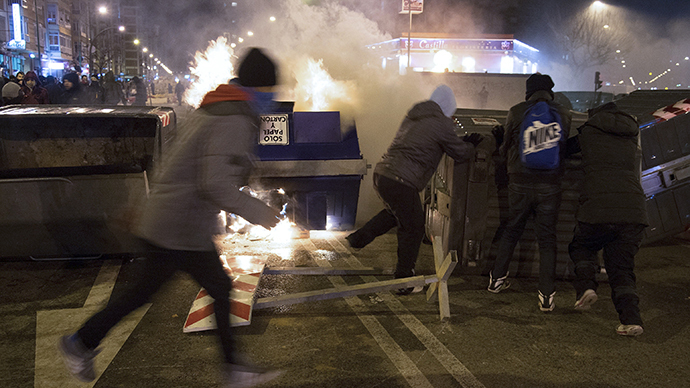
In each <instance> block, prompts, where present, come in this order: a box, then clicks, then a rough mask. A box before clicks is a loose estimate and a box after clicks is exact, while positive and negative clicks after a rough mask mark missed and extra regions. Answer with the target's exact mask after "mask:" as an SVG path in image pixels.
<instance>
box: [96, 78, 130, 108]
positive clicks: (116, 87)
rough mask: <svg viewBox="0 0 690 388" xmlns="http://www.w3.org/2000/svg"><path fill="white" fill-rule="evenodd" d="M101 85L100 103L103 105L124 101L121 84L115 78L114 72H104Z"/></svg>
mask: <svg viewBox="0 0 690 388" xmlns="http://www.w3.org/2000/svg"><path fill="white" fill-rule="evenodd" d="M102 86H103V91H102V93H101V103H103V104H105V105H117V104H118V103H122V104H124V103H125V93H124V92H123V91H122V85H120V84H119V83H118V82H117V80H115V74H113V72H112V71H108V72H107V73H105V76H104V77H103V85H102Z"/></svg>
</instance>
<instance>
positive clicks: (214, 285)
mask: <svg viewBox="0 0 690 388" xmlns="http://www.w3.org/2000/svg"><path fill="white" fill-rule="evenodd" d="M146 245H147V247H148V248H149V249H150V250H151V252H150V253H149V254H147V257H146V259H145V261H144V268H143V270H144V274H143V276H142V277H141V278H140V279H138V281H137V282H136V284H134V285H133V286H132V287H131V288H129V289H128V290H126V291H125V292H124V293H123V294H122V295H120V296H119V297H118V298H117V299H115V300H112V301H111V302H110V303H108V305H107V306H106V307H105V308H104V309H103V310H101V311H100V312H98V313H96V314H95V315H94V316H93V317H91V319H89V320H88V321H87V322H86V323H85V324H84V326H82V328H81V329H79V331H78V332H77V334H78V336H79V338H80V339H81V340H82V342H83V343H84V345H85V346H86V347H88V348H89V349H95V348H96V347H98V344H100V342H101V340H103V338H105V336H106V334H108V331H110V329H111V328H112V327H113V326H115V325H116V324H117V323H118V322H120V320H121V319H122V318H124V317H125V316H126V315H127V314H129V313H131V312H132V311H134V310H136V309H137V308H139V307H141V306H142V305H144V304H145V303H147V302H149V301H150V299H151V296H152V295H153V294H155V293H156V291H158V290H159V289H160V288H161V286H162V285H163V284H164V283H165V282H166V281H167V280H168V279H170V278H171V277H172V276H173V274H175V272H177V271H178V270H182V271H184V272H187V273H189V274H190V275H192V277H193V278H194V280H196V281H197V282H198V283H199V284H200V285H201V286H202V287H204V288H205V289H206V291H208V293H209V295H211V297H212V298H213V299H214V304H213V309H214V312H215V315H216V323H217V326H218V330H217V334H218V337H219V339H220V344H221V347H222V350H223V354H224V356H225V360H226V362H229V363H232V357H233V348H234V345H233V338H232V330H231V328H230V290H231V289H232V280H231V279H230V277H229V276H228V275H227V274H226V273H225V270H224V269H223V265H222V264H221V262H220V259H219V258H218V253H217V252H215V251H209V252H198V251H177V250H170V249H163V248H159V247H154V246H152V245H149V244H146Z"/></svg>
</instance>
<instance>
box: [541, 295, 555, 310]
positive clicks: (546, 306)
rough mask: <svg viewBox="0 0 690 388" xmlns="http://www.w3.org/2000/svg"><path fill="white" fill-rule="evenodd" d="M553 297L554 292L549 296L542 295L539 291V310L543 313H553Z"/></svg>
mask: <svg viewBox="0 0 690 388" xmlns="http://www.w3.org/2000/svg"><path fill="white" fill-rule="evenodd" d="M554 295H556V291H554V292H552V293H551V295H544V294H542V293H541V291H539V310H541V311H544V312H549V311H553V309H554V308H555V307H556V303H554V301H553V296H554Z"/></svg>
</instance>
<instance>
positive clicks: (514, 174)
mask: <svg viewBox="0 0 690 388" xmlns="http://www.w3.org/2000/svg"><path fill="white" fill-rule="evenodd" d="M540 100H541V101H546V102H547V103H548V104H549V105H551V106H553V107H555V108H556V109H558V113H559V114H560V115H561V125H562V127H561V128H562V133H563V136H568V134H569V132H570V123H571V121H572V115H571V114H570V111H568V109H566V108H565V107H563V106H562V105H560V104H558V103H556V102H554V101H553V93H551V92H549V91H546V90H538V91H536V92H533V94H531V95H530V97H529V98H528V99H527V100H526V101H523V102H521V103H519V104H517V105H514V106H513V107H512V108H510V110H509V111H508V117H507V118H506V125H505V135H504V139H505V140H504V141H503V144H502V145H501V148H500V152H501V156H503V157H504V158H505V160H506V165H507V169H508V175H509V177H510V181H511V182H513V183H521V184H532V183H554V184H559V183H560V182H561V179H562V178H563V174H564V172H565V166H564V163H563V158H564V157H565V155H566V150H565V148H566V147H563V148H562V149H561V163H560V166H559V168H557V169H554V170H534V169H529V168H527V167H525V166H523V165H522V161H520V126H521V125H522V121H523V119H524V118H525V113H526V112H527V108H528V107H529V106H531V105H533V104H535V103H536V102H537V101H540Z"/></svg>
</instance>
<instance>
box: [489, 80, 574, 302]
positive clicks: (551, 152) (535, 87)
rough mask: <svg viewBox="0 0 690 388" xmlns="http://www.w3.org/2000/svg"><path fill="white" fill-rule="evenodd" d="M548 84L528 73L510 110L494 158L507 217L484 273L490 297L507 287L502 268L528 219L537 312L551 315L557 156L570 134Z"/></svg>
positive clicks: (557, 202)
mask: <svg viewBox="0 0 690 388" xmlns="http://www.w3.org/2000/svg"><path fill="white" fill-rule="evenodd" d="M553 86H554V83H553V81H552V80H551V77H550V76H548V75H546V74H541V73H535V74H532V75H531V76H530V77H529V78H528V79H527V82H526V93H525V101H523V102H520V103H519V104H517V105H514V106H513V107H511V108H510V110H509V112H508V117H507V118H506V124H505V134H502V133H501V131H495V133H494V135H495V136H496V141H497V142H500V141H502V144H501V147H500V154H501V156H502V157H503V158H504V159H505V161H506V165H507V166H506V167H507V171H508V203H509V210H508V218H507V220H506V223H505V225H503V227H504V229H503V234H502V235H501V239H500V242H499V246H498V252H497V254H496V261H495V263H494V266H493V269H492V270H491V272H490V273H489V277H490V279H489V287H488V288H487V289H488V290H489V291H490V292H492V293H499V292H501V291H503V290H505V289H506V288H508V287H510V282H509V281H508V280H507V277H508V267H509V265H510V259H511V258H512V256H513V251H514V250H515V246H516V245H517V243H518V241H520V238H521V237H522V233H523V231H524V229H525V224H526V223H527V220H528V219H529V218H530V216H534V221H535V230H536V234H537V241H538V243H539V290H538V291H539V294H538V296H539V309H540V310H541V311H553V309H554V306H555V304H554V301H553V297H554V294H555V293H556V291H555V284H554V280H555V277H556V223H557V222H558V211H559V209H560V206H561V180H562V178H563V173H564V172H565V168H564V165H563V158H564V156H565V152H566V141H567V139H568V134H569V133H570V122H571V119H572V116H571V114H570V111H568V110H567V109H566V108H564V107H563V106H562V105H560V104H558V103H556V102H554V93H553V90H552V88H553Z"/></svg>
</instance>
